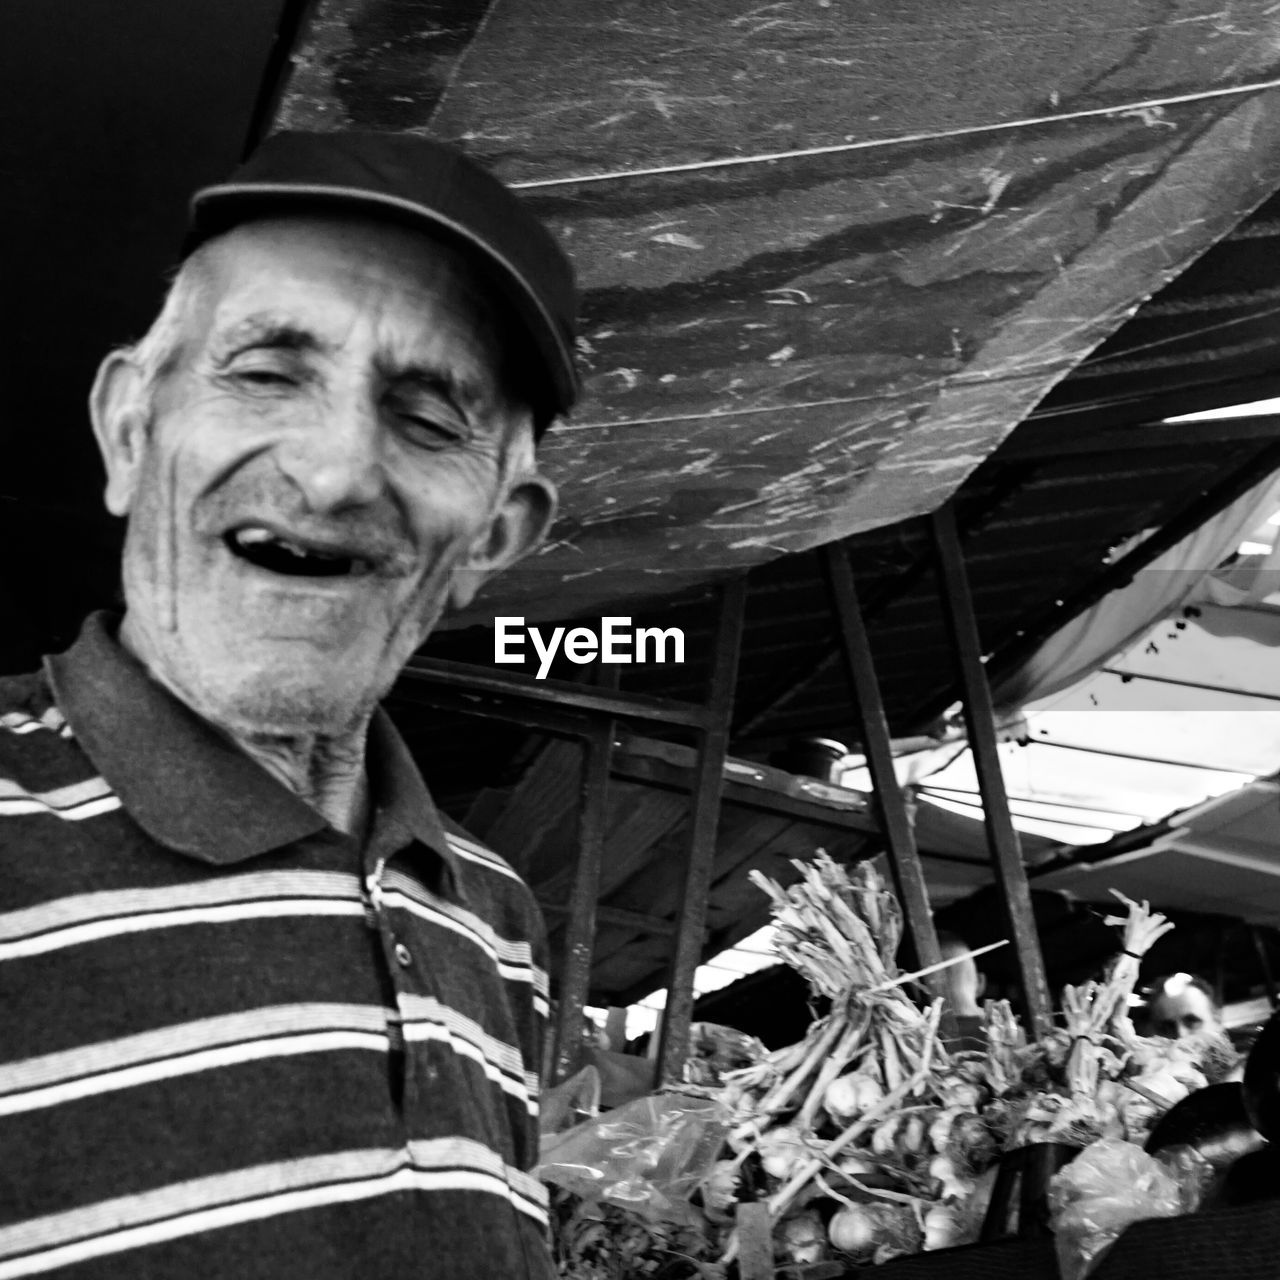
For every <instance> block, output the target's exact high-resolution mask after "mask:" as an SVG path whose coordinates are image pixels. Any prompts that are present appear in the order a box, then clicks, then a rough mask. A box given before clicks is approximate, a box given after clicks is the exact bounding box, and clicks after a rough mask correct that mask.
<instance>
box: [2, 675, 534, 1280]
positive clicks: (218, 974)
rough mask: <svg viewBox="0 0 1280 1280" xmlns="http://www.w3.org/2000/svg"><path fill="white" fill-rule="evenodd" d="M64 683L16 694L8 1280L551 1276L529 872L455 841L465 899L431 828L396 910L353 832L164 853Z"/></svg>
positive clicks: (393, 871) (10, 695)
mask: <svg viewBox="0 0 1280 1280" xmlns="http://www.w3.org/2000/svg"><path fill="white" fill-rule="evenodd" d="M38 683H39V682H38V681H37V680H35V679H33V678H28V677H22V678H19V679H18V680H17V681H16V682H15V681H13V680H11V679H9V678H0V884H4V885H6V886H7V888H8V890H10V891H8V892H6V893H5V894H4V895H3V898H0V902H3V904H4V907H3V908H0V1007H3V1008H4V1009H5V1011H6V1012H5V1014H4V1020H3V1026H2V1028H0V1152H3V1153H4V1154H3V1156H2V1157H0V1280H6V1278H7V1277H11V1276H12V1277H17V1276H25V1275H39V1274H45V1273H51V1272H59V1273H60V1272H61V1269H63V1268H76V1273H77V1274H79V1273H80V1271H79V1268H80V1267H81V1266H82V1265H83V1267H84V1271H85V1274H86V1275H89V1274H92V1275H95V1276H96V1275H103V1276H106V1275H110V1276H115V1275H130V1274H139V1273H142V1272H147V1273H148V1274H150V1273H152V1271H151V1270H149V1268H150V1269H154V1273H155V1274H170V1273H172V1274H184V1275H191V1276H192V1277H193V1280H195V1277H203V1278H204V1280H208V1278H210V1277H217V1280H221V1278H222V1277H223V1276H225V1275H232V1274H239V1273H241V1272H243V1270H244V1267H243V1263H244V1260H245V1259H246V1258H248V1259H252V1266H253V1267H256V1268H258V1269H259V1270H258V1271H256V1272H255V1274H263V1275H267V1274H269V1275H271V1276H272V1277H273V1280H336V1278H337V1277H345V1276H347V1275H348V1274H349V1271H350V1266H351V1265H353V1260H355V1262H358V1265H359V1266H360V1267H361V1268H362V1269H363V1271H364V1272H365V1273H367V1274H370V1275H374V1274H401V1273H403V1272H404V1271H405V1270H406V1267H407V1268H408V1269H410V1270H411V1269H412V1267H413V1266H414V1265H416V1260H417V1259H418V1258H420V1257H421V1256H422V1249H423V1247H424V1242H427V1241H431V1242H436V1241H438V1242H439V1245H438V1247H439V1248H440V1249H442V1250H444V1252H443V1253H442V1254H441V1258H440V1263H439V1265H440V1267H441V1268H442V1271H441V1273H442V1274H445V1273H448V1274H451V1275H453V1274H456V1275H458V1276H460V1277H461V1276H467V1277H469V1278H474V1277H480V1276H485V1277H488V1276H490V1275H508V1274H510V1275H515V1274H520V1275H523V1274H524V1272H525V1270H526V1269H528V1271H529V1274H530V1275H531V1276H532V1277H534V1280H549V1277H550V1275H551V1266H550V1259H549V1256H548V1255H546V1253H545V1248H544V1241H545V1231H546V1225H547V1216H546V1200H545V1194H544V1193H543V1190H542V1187H541V1186H540V1184H539V1183H538V1182H537V1181H536V1180H535V1179H532V1178H531V1177H530V1176H529V1175H528V1174H526V1173H523V1172H521V1171H522V1170H523V1169H526V1168H528V1167H530V1166H531V1165H532V1164H533V1163H534V1162H535V1161H536V1158H537V1147H538V1133H537V1114H538V1084H539V1082H538V1078H537V1074H536V1067H537V1064H538V1062H539V1061H540V1059H541V1045H542V1037H543V1035H544V1031H545V1016H546V1012H547V986H548V984H547V975H546V969H545V964H544V963H543V962H542V957H543V946H544V944H543V942H542V936H541V925H540V921H539V919H538V916H537V910H536V906H535V905H534V904H533V901H532V898H531V896H530V895H529V893H528V891H527V889H525V888H524V886H523V884H522V883H521V882H520V881H519V879H518V877H516V876H515V874H514V872H512V870H511V868H510V867H509V866H507V864H506V863H505V862H503V861H502V860H501V859H499V858H497V856H496V855H493V854H489V853H488V852H487V851H486V850H484V849H483V847H482V846H479V845H476V844H475V843H474V842H472V841H470V840H469V838H468V837H466V836H465V835H455V834H454V833H453V832H452V831H450V834H449V836H448V839H449V843H450V849H451V851H452V853H451V857H450V860H449V870H450V872H451V874H447V875H443V876H442V875H440V874H439V870H438V868H439V859H438V858H436V857H435V856H434V855H433V854H432V851H431V849H430V848H429V847H427V848H424V847H423V846H421V845H417V844H411V843H406V844H404V845H403V847H399V848H396V847H394V846H393V845H392V844H391V842H390V840H389V839H387V836H388V835H393V837H396V838H400V839H403V837H402V836H400V832H402V831H403V830H404V829H405V826H406V825H407V824H405V823H404V822H403V820H401V821H399V822H394V821H393V822H391V823H388V824H386V826H381V825H379V824H377V823H376V824H375V839H374V841H373V848H375V849H377V851H378V853H379V855H380V860H381V861H384V862H385V863H386V867H385V869H384V871H383V875H382V876H381V877H380V879H381V883H380V884H379V886H378V893H377V895H376V896H375V895H373V894H370V893H366V892H364V889H363V877H362V875H361V874H357V873H360V872H368V871H369V870H370V868H371V865H372V862H373V858H372V857H370V858H369V860H368V862H367V863H366V864H365V865H363V866H362V865H361V859H360V857H359V854H358V851H357V850H355V848H354V846H353V845H352V844H351V843H350V842H347V841H343V840H341V839H339V838H337V837H335V836H334V835H333V833H332V832H316V833H315V834H312V835H306V836H303V837H302V838H301V839H299V840H297V841H296V842H295V843H294V844H291V845H286V846H281V847H280V848H279V849H274V850H266V851H264V852H263V853H261V854H258V855H255V856H254V857H253V858H252V860H243V861H241V860H226V861H215V860H210V861H208V862H205V861H203V860H198V859H197V858H196V857H187V856H185V855H183V854H181V853H180V852H178V851H176V850H171V849H166V848H163V847H162V846H161V845H158V844H157V843H156V842H155V840H154V839H153V838H152V837H151V836H150V835H149V834H148V833H147V832H146V831H144V830H143V829H142V828H141V827H140V826H138V825H137V823H135V822H134V821H133V820H132V819H131V817H130V815H129V813H128V811H127V810H125V809H123V808H122V807H121V805H120V801H119V797H118V796H117V795H115V794H114V792H113V791H112V789H111V788H110V786H109V785H108V784H107V783H106V782H105V781H104V780H103V778H102V777H101V776H100V774H99V772H98V770H97V769H96V768H95V767H94V765H93V764H92V762H90V761H89V760H88V758H87V757H86V756H85V754H84V752H83V750H82V749H81V747H80V745H79V744H78V742H77V740H75V739H73V738H72V737H71V736H70V730H69V729H68V728H67V726H66V724H65V721H64V720H63V719H62V718H61V716H60V715H59V714H58V713H57V710H56V708H54V707H53V706H52V704H51V703H50V702H47V701H46V702H44V703H42V702H41V696H47V689H46V690H45V694H44V695H41V692H40V689H39V688H38V687H37V685H38ZM6 697H7V701H6ZM160 729H163V726H160ZM157 731H159V729H158V730H157ZM86 734H87V730H86ZM107 763H108V762H107V761H105V760H104V761H103V768H104V769H106V767H107ZM107 772H110V770H107ZM111 776H113V777H114V776H115V775H114V774H112V775H111ZM122 785H123V783H122ZM237 794H239V793H238V792H237ZM158 799H160V800H161V801H163V797H158ZM173 803H174V804H175V805H181V804H182V797H181V795H176V796H175V797H174V801H173ZM227 806H228V807H227V821H228V823H233V822H235V820H236V817H235V809H234V802H233V800H232V799H231V798H230V797H229V798H228V801H227ZM391 816H392V818H393V819H394V818H398V817H400V815H398V814H395V813H393V814H392V815H391ZM379 832H380V833H381V838H382V839H383V841H384V843H381V844H380V843H379V842H378V834H379ZM201 858H203V855H201ZM424 869H425V870H424ZM419 874H423V875H425V877H426V879H425V883H423V882H420V880H419V878H418V876H419ZM428 885H430V886H431V887H430V888H428V887H427V886H428ZM384 890H385V891H384ZM405 948H407V952H408V958H407V959H406V958H403V957H404V952H405ZM51 1152H56V1153H58V1154H57V1158H53V1159H51V1158H50V1153H51ZM326 1209H328V1211H327V1212H326ZM426 1247H428V1248H434V1247H437V1246H436V1245H435V1244H431V1245H427V1246H426ZM147 1250H151V1252H150V1253H147V1252H146V1251H147Z"/></svg>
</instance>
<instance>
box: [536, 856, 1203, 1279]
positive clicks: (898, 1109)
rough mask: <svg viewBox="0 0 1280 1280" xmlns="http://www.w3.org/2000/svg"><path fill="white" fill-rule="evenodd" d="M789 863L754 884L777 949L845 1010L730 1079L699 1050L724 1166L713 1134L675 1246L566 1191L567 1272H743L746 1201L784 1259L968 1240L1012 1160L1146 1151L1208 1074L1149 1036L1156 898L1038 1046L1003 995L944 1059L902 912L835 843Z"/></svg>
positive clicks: (847, 1256)
mask: <svg viewBox="0 0 1280 1280" xmlns="http://www.w3.org/2000/svg"><path fill="white" fill-rule="evenodd" d="M793 865H794V866H795V867H796V868H797V870H798V872H799V879H798V880H797V881H796V883H794V884H792V885H791V886H790V887H787V888H784V887H783V886H782V885H780V884H779V883H777V882H775V881H772V880H769V879H767V878H766V877H764V876H762V875H760V874H759V873H753V875H752V878H753V880H754V881H755V883H756V884H757V885H759V887H760V888H761V889H763V890H764V892H765V893H766V894H768V896H769V898H770V899H771V902H772V915H773V922H774V925H775V926H776V931H777V936H776V941H775V944H774V945H775V950H776V952H777V954H778V956H779V958H780V959H781V960H783V961H784V962H785V963H787V964H788V965H790V966H791V967H793V968H794V969H796V970H797V971H798V972H799V973H800V974H801V975H802V976H803V977H804V978H805V979H806V981H807V983H808V985H809V987H810V989H811V990H812V992H813V994H814V996H815V998H818V997H821V998H824V999H826V1000H829V1001H830V1012H829V1013H828V1014H827V1015H826V1016H825V1017H823V1018H820V1019H818V1020H817V1021H816V1022H814V1023H813V1025H812V1026H811V1027H810V1029H809V1032H808V1034H807V1035H806V1036H805V1038H804V1039H803V1040H802V1041H801V1042H800V1043H798V1044H794V1045H789V1046H787V1047H785V1048H782V1049H778V1050H775V1051H773V1052H769V1053H763V1054H761V1055H760V1056H759V1058H758V1060H757V1061H755V1062H752V1063H751V1064H750V1065H748V1066H745V1067H742V1068H740V1069H738V1070H729V1071H727V1072H723V1073H722V1072H721V1071H720V1070H718V1069H717V1070H716V1071H715V1072H713V1073H712V1077H711V1079H712V1080H714V1079H715V1078H716V1077H717V1076H718V1077H719V1078H720V1080H721V1081H722V1083H721V1084H720V1085H719V1086H716V1085H714V1084H713V1083H711V1082H710V1081H708V1080H707V1079H706V1071H705V1068H706V1067H707V1063H708V1062H712V1061H713V1060H715V1061H718V1058H717V1055H716V1054H713V1055H711V1057H710V1058H707V1060H706V1061H705V1062H704V1061H702V1059H698V1060H697V1061H695V1063H694V1065H695V1066H696V1067H698V1068H699V1069H700V1070H699V1071H698V1072H696V1073H695V1077H691V1084H690V1085H689V1086H688V1090H689V1092H690V1093H692V1094H697V1095H700V1096H701V1099H702V1103H703V1104H706V1103H707V1102H709V1101H710V1100H712V1099H714V1100H715V1103H718V1104H719V1109H718V1111H717V1113H716V1119H715V1121H714V1124H715V1125H716V1126H721V1125H723V1126H725V1128H727V1133H728V1137H727V1143H726V1145H725V1147H724V1148H723V1149H722V1150H721V1158H719V1159H716V1158H715V1154H714V1153H715V1149H716V1147H715V1142H718V1141H719V1140H720V1139H719V1137H718V1136H717V1137H715V1141H714V1142H713V1143H712V1145H711V1146H710V1148H709V1149H708V1152H707V1156H706V1162H707V1163H704V1164H703V1165H702V1166H701V1167H702V1168H703V1169H706V1170H707V1171H706V1172H705V1174H703V1175H700V1176H698V1177H697V1182H696V1190H695V1191H694V1192H693V1193H692V1197H691V1201H690V1200H686V1201H684V1202H683V1209H684V1211H685V1212H684V1214H683V1216H682V1217H680V1219H679V1220H680V1223H681V1227H680V1235H679V1239H678V1242H677V1240H676V1238H675V1237H673V1236H672V1234H671V1231H669V1230H668V1229H667V1227H664V1226H662V1224H661V1222H659V1221H655V1214H654V1213H653V1212H652V1205H650V1212H649V1213H648V1215H647V1220H642V1216H637V1215H636V1214H635V1213H629V1212H627V1211H625V1210H624V1209H620V1208H619V1207H618V1206H617V1205H616V1204H615V1205H612V1206H607V1212H603V1211H602V1210H599V1209H593V1208H592V1207H591V1206H590V1205H587V1204H584V1203H580V1202H579V1201H578V1200H576V1199H573V1198H570V1199H569V1200H565V1201H563V1202H562V1203H561V1206H560V1214H561V1224H560V1226H561V1229H560V1231H559V1232H558V1233H557V1234H558V1239H559V1241H560V1248H561V1257H560V1269H559V1273H560V1275H561V1276H562V1277H566V1278H568V1277H572V1280H604V1278H605V1277H609V1278H610V1280H614V1278H615V1277H616V1280H630V1278H631V1277H633V1276H637V1277H638V1276H660V1277H662V1278H663V1280H667V1278H668V1277H669V1278H670V1280H684V1278H685V1277H694V1276H696V1277H699V1278H700V1280H721V1277H732V1276H733V1275H735V1274H736V1268H735V1266H734V1262H735V1259H736V1257H737V1255H738V1251H739V1241H738V1238H737V1228H736V1209H737V1206H738V1204H740V1203H741V1202H744V1201H755V1202H760V1203H764V1204H765V1205H766V1206H767V1208H768V1212H769V1218H770V1220H771V1222H772V1224H773V1238H774V1247H775V1253H776V1256H777V1261H778V1264H779V1266H780V1267H783V1268H785V1267H788V1266H790V1267H792V1268H803V1267H804V1266H805V1265H807V1264H816V1263H818V1262H821V1261H823V1260H833V1261H835V1262H838V1263H839V1264H840V1265H842V1266H844V1265H849V1264H861V1263H875V1262H883V1261H886V1260H888V1259H890V1258H892V1257H896V1256H898V1255H900V1254H905V1253H913V1252H916V1251H918V1250H921V1249H935V1248H942V1247H945V1246H948V1245H953V1244H960V1243H965V1242H968V1241H971V1240H974V1239H976V1238H977V1235H978V1231H979V1228H980V1226H981V1222H982V1219H983V1216H984V1215H985V1212H986V1208H987V1200H988V1198H989V1195H990V1188H991V1181H992V1178H993V1176H994V1168H993V1166H994V1164H995V1162H996V1161H997V1160H998V1159H999V1157H1000V1156H1001V1155H1002V1154H1003V1153H1004V1152H1006V1151H1008V1150H1010V1149H1013V1148H1016V1147H1020V1146H1024V1145H1028V1144H1030V1143H1035V1142H1044V1141H1050V1142H1068V1143H1072V1144H1075V1145H1079V1146H1085V1145H1087V1144H1088V1143H1090V1142H1093V1141H1094V1140H1096V1139H1099V1138H1123V1139H1129V1140H1130V1141H1136V1142H1139V1143H1140V1142H1141V1141H1142V1140H1143V1138H1144V1136H1145V1133H1146V1131H1147V1129H1148V1128H1149V1126H1150V1124H1151V1123H1152V1122H1153V1120H1154V1119H1155V1118H1156V1117H1157V1116H1158V1115H1159V1114H1161V1113H1162V1112H1163V1110H1164V1109H1166V1107H1167V1106H1168V1105H1171V1104H1172V1103H1173V1102H1176V1101H1178V1100H1179V1099H1180V1098H1181V1097H1184V1096H1185V1095H1186V1093H1187V1092H1189V1091H1190V1090H1191V1089H1194V1088H1198V1087H1201V1086H1203V1085H1204V1084H1205V1083H1206V1078H1205V1075H1204V1074H1203V1072H1202V1070H1201V1067H1202V1066H1203V1063H1202V1062H1201V1061H1200V1059H1201V1058H1202V1057H1203V1056H1204V1054H1205V1052H1206V1049H1205V1047H1204V1046H1203V1045H1193V1046H1191V1047H1190V1048H1188V1047H1187V1045H1186V1044H1185V1043H1184V1042H1170V1041H1167V1040H1148V1039H1144V1038H1142V1037H1140V1036H1138V1035H1137V1034H1136V1033H1135V1031H1134V1028H1133V1025H1132V1023H1131V1022H1130V1020H1129V1016H1128V1008H1129V1000H1130V997H1131V995H1132V992H1133V988H1134V984H1135V982H1136V980H1137V976H1138V969H1139V964H1140V961H1141V957H1142V956H1143V955H1144V954H1145V953H1146V951H1147V950H1148V948H1149V947H1150V946H1151V945H1152V944H1153V943H1154V942H1155V941H1156V940H1157V939H1158V938H1160V937H1161V936H1163V935H1164V934H1165V933H1166V932H1167V931H1168V930H1169V929H1170V928H1171V927H1172V926H1171V925H1170V924H1169V923H1168V922H1167V921H1166V920H1165V919H1164V917H1163V916H1161V915H1159V914H1158V913H1153V912H1151V911H1150V910H1149V908H1148V907H1147V905H1146V904H1145V903H1136V902H1132V901H1130V900H1129V899H1127V898H1125V897H1123V895H1120V894H1116V897H1117V898H1118V899H1119V901H1120V902H1121V903H1122V905H1123V907H1124V911H1123V913H1118V914H1117V915H1115V916H1111V917H1108V918H1107V923H1108V924H1112V925H1114V926H1116V927H1118V928H1119V929H1120V930H1121V931H1122V939H1123V941H1122V946H1121V951H1120V954H1119V955H1118V956H1117V957H1116V959H1115V960H1114V961H1113V962H1112V963H1111V965H1110V966H1109V967H1108V971H1107V973H1106V976H1105V977H1104V979H1103V981H1101V982H1089V983H1085V984H1083V985H1082V986H1080V987H1067V988H1066V990H1065V992H1064V995H1063V1001H1062V1009H1063V1013H1062V1023H1063V1025H1062V1026H1060V1027H1058V1028H1055V1029H1054V1030H1052V1031H1050V1032H1049V1033H1048V1035H1046V1036H1045V1037H1044V1039H1043V1040H1041V1041H1040V1042H1039V1043H1037V1044H1030V1045H1029V1044H1028V1043H1027V1042H1026V1038H1025V1035H1024V1034H1023V1030H1022V1028H1021V1026H1020V1025H1019V1023H1018V1021H1017V1019H1016V1018H1015V1017H1014V1015H1013V1013H1012V1011H1011V1009H1010V1007H1009V1005H1008V1003H1007V1002H1005V1001H989V1002H988V1003H987V1006H986V1009H985V1019H984V1023H985V1026H984V1030H985V1038H986V1047H985V1049H980V1050H967V1051H963V1052H950V1053H949V1052H948V1051H947V1050H946V1048H945V1047H944V1046H943V1044H942V1043H941V1042H940V1040H939V1034H938V1032H939V1023H940V1018H941V1002H940V1001H934V1002H933V1003H930V1004H925V1005H923V1007H922V1006H921V1005H920V1004H919V1003H917V1000H918V998H919V995H920V993H919V991H918V989H917V990H908V987H909V986H910V985H911V984H912V982H913V980H914V979H916V978H919V977H921V976H922V974H919V973H917V974H903V973H901V972H899V970H898V968H897V965H896V962H895V958H894V957H895V954H896V951H897V947H898V943H899V940H900V937H901V932H902V920H901V913H900V911H899V908H898V904H897V902H896V900H895V899H894V897H893V895H892V894H891V893H890V892H889V891H888V890H887V888H886V887H885V885H884V883H883V881H882V879H881V878H880V876H879V875H878V874H877V873H876V871H875V869H874V868H873V867H872V866H871V865H870V864H869V863H863V864H859V865H858V866H856V867H854V868H851V869H849V868H845V867H843V866H841V865H839V864H838V863H836V862H834V861H833V860H832V859H831V858H830V857H828V856H827V855H826V854H825V853H824V852H822V851H818V853H817V854H816V855H815V856H814V857H813V858H812V859H811V860H808V861H803V862H802V861H796V862H794V863H793ZM740 1041H741V1042H740ZM744 1045H745V1038H740V1040H735V1041H734V1043H733V1045H732V1046H731V1047H732V1049H733V1052H734V1053H741V1052H746V1049H745V1048H744ZM748 1047H749V1046H748ZM758 1048H759V1046H758V1044H757V1045H756V1049H758ZM752 1052H755V1050H752ZM721 1056H722V1055H721ZM694 1078H696V1079H697V1080H702V1081H704V1083H703V1084H702V1085H701V1086H699V1085H698V1084H696V1083H693V1080H694ZM670 1105H672V1106H674V1105H675V1103H674V1102H672V1103H671V1104H670ZM680 1105H681V1106H682V1107H684V1109H685V1110H688V1109H689V1108H690V1107H691V1106H693V1105H694V1104H693V1103H692V1102H688V1101H686V1103H683V1104H680ZM712 1105H714V1103H713V1104H712ZM681 1114H683V1112H682V1113H681ZM615 1127H616V1126H615ZM605 1129H610V1131H611V1127H610V1126H604V1127H602V1128H600V1132H601V1133H602V1134H603V1133H604V1132H605ZM724 1131H725V1130H724V1128H721V1129H719V1130H718V1132H719V1133H720V1134H723V1132H724ZM610 1149H611V1150H615V1148H610ZM620 1150H621V1148H616V1151H620ZM712 1162H713V1163H712ZM708 1164H709V1168H708ZM646 1167H647V1166H646ZM600 1176H601V1177H603V1176H604V1175H603V1173H601V1175H600ZM645 1176H648V1175H645ZM641 1182H643V1178H642V1179H641ZM619 1185H621V1184H619ZM627 1185H628V1186H630V1184H629V1183H628V1184H627ZM637 1185H639V1184H637ZM691 1215H692V1216H691ZM659 1216H660V1215H659ZM676 1220H677V1219H676V1218H673V1219H672V1224H674V1223H675V1222H676ZM691 1223H694V1224H698V1225H695V1226H691V1225H690V1224H691ZM669 1225H671V1224H669ZM673 1229H674V1227H673Z"/></svg>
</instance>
